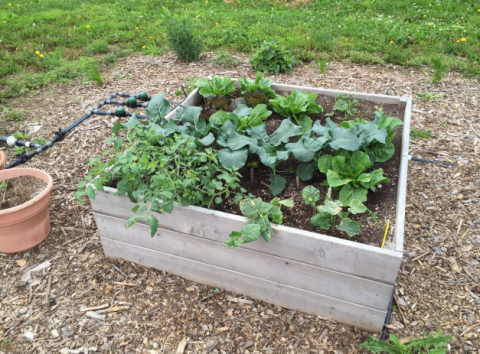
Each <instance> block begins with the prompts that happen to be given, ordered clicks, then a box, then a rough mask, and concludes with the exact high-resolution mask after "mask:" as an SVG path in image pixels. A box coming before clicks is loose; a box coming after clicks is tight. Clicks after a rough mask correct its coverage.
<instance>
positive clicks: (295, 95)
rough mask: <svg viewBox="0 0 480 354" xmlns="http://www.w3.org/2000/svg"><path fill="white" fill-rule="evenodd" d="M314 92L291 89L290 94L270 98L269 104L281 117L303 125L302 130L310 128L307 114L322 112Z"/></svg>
mask: <svg viewBox="0 0 480 354" xmlns="http://www.w3.org/2000/svg"><path fill="white" fill-rule="evenodd" d="M317 97H318V95H317V94H316V93H308V94H307V93H303V92H300V91H297V90H293V91H292V93H291V94H290V95H287V96H280V95H276V97H275V98H274V99H272V100H270V104H271V105H272V108H273V110H274V111H275V112H277V113H278V114H280V115H281V116H282V117H286V118H290V119H291V120H292V121H293V122H294V123H295V124H297V125H299V126H301V127H303V129H304V132H306V131H308V130H310V129H311V128H312V125H313V121H312V118H310V117H309V116H308V115H307V114H315V113H321V112H323V108H322V107H321V106H320V105H318V104H317V103H316V102H315V100H316V99H317Z"/></svg>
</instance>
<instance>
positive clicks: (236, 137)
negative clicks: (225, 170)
mask: <svg viewBox="0 0 480 354" xmlns="http://www.w3.org/2000/svg"><path fill="white" fill-rule="evenodd" d="M246 145H249V146H252V147H256V146H257V140H255V139H253V138H250V137H248V136H246V135H242V134H238V133H237V132H233V133H232V134H230V136H229V137H228V141H227V146H228V147H229V148H230V149H232V150H238V149H241V148H243V147H244V146H246Z"/></svg>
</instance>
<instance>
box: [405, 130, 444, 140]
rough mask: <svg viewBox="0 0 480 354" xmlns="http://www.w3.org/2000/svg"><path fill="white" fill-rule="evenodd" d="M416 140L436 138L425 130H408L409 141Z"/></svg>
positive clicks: (429, 131)
mask: <svg viewBox="0 0 480 354" xmlns="http://www.w3.org/2000/svg"><path fill="white" fill-rule="evenodd" d="M418 138H423V139H430V138H434V139H436V138H438V136H436V135H434V134H433V132H432V131H431V130H428V129H425V130H418V129H415V128H411V129H410V139H412V140H417V139H418Z"/></svg>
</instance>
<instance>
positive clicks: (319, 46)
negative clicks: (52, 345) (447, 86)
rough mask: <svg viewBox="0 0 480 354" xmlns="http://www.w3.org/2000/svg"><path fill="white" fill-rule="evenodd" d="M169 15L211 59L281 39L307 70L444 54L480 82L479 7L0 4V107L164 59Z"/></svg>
mask: <svg viewBox="0 0 480 354" xmlns="http://www.w3.org/2000/svg"><path fill="white" fill-rule="evenodd" d="M163 7H166V8H168V9H169V11H170V12H172V13H174V14H178V15H184V16H186V17H187V18H190V19H191V20H192V21H193V22H194V24H195V25H196V27H197V28H198V31H199V33H200V35H201V37H202V39H203V41H204V44H205V49H206V50H218V51H219V52H220V53H222V52H225V51H228V50H233V51H240V52H247V53H252V52H253V51H255V50H256V49H257V48H258V47H259V46H260V44H261V43H262V41H264V40H270V39H272V38H274V39H279V40H281V41H283V43H284V44H285V45H286V46H287V47H289V48H291V49H292V50H293V53H294V55H295V56H296V57H297V58H298V59H300V60H303V61H310V60H313V59H322V60H332V59H333V60H341V59H348V60H351V61H353V62H356V63H380V64H383V63H395V64H400V65H406V66H418V65H431V60H432V56H437V55H439V54H441V55H443V59H442V61H443V62H444V63H445V64H446V65H447V66H448V67H449V68H450V69H452V70H458V71H460V72H462V73H463V74H464V75H468V76H471V75H478V74H480V46H479V44H480V4H479V3H478V2H476V1H455V0H436V1H433V0H405V1H391V0H364V1H351V0H338V1H331V0H328V1H327V0H313V1H311V2H309V3H307V4H305V5H298V6H297V7H294V6H290V2H289V1H278V0H277V1H260V0H259V1H244V0H228V2H226V1H223V0H202V1H199V0H198V1H186V0H117V1H115V2H113V1H109V0H83V1H81V0H78V1H77V0H68V1H66V0H33V1H26V0H8V1H7V0H0V100H1V99H5V98H7V97H11V96H15V95H19V94H23V93H25V92H27V91H28V90H30V89H37V88H41V87H44V86H45V85H47V84H48V83H49V82H51V81H64V80H69V79H71V78H74V77H78V76H89V75H91V73H92V71H95V68H96V67H97V66H98V65H99V64H102V63H112V64H113V63H115V61H116V58H118V57H122V56H126V55H128V54H130V53H132V52H145V53H147V54H152V55H161V54H162V52H163V51H164V50H165V49H168V47H167V39H166V34H165V33H166V30H165V22H166V21H165V18H164V17H163V14H164V13H165V12H164V10H163ZM227 57H228V56H227Z"/></svg>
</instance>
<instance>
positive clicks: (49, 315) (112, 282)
mask: <svg viewBox="0 0 480 354" xmlns="http://www.w3.org/2000/svg"><path fill="white" fill-rule="evenodd" d="M237 57H238V58H239V59H240V60H242V63H243V64H240V65H238V66H234V67H229V68H225V67H221V66H219V65H218V64H215V63H214V62H213V60H212V59H213V58H214V55H213V54H212V53H205V54H204V55H203V57H202V59H201V60H200V61H199V62H197V63H193V64H190V65H186V64H184V63H181V62H179V61H177V60H176V59H175V57H174V56H173V55H166V56H164V57H160V58H159V57H147V56H130V57H128V58H125V59H122V60H120V61H119V62H118V63H117V65H116V66H114V67H106V68H103V70H101V72H102V75H103V76H104V78H105V83H104V84H103V85H98V84H96V83H84V82H81V81H75V82H72V83H71V84H56V85H51V86H50V87H48V88H47V89H46V90H44V91H42V92H37V93H35V94H34V95H24V96H22V97H19V98H16V99H12V100H10V101H8V102H7V103H6V106H7V107H8V108H9V109H10V110H15V111H17V112H19V113H22V114H24V115H25V116H26V117H27V118H28V119H26V120H25V121H22V122H8V123H5V122H4V123H0V135H7V134H12V133H14V132H16V131H24V132H29V131H32V130H35V129H38V126H40V129H41V130H40V131H38V132H36V133H33V134H32V137H35V136H44V137H46V138H50V137H53V135H54V132H55V131H57V130H58V128H64V127H66V126H67V125H68V124H71V123H72V122H74V121H75V120H77V119H78V118H79V117H81V116H82V115H83V114H84V113H85V112H86V111H87V110H88V109H89V108H91V107H93V106H94V105H96V104H97V103H98V102H100V101H101V100H102V99H104V98H105V97H107V96H109V95H110V94H112V93H114V92H117V91H124V92H128V93H138V92H139V91H140V90H146V91H147V92H148V93H150V94H154V93H160V92H162V91H164V90H166V91H167V93H168V97H169V98H171V99H172V100H175V99H178V98H177V97H175V92H176V91H177V90H178V89H179V87H180V85H181V84H184V83H185V82H184V79H185V78H188V77H192V76H195V77H197V78H198V77H201V76H207V75H213V74H216V75H228V76H231V77H236V78H238V77H241V76H244V75H245V76H248V77H250V78H253V77H254V76H255V73H254V71H253V70H252V68H251V66H250V65H248V58H247V57H244V56H241V55H238V56H237ZM270 77H271V78H272V79H273V81H274V82H278V83H287V84H297V85H305V86H314V87H324V88H330V89H342V90H350V91H356V92H368V93H379V94H388V95H401V96H411V97H413V98H414V104H413V112H412V126H413V127H414V128H416V129H419V130H425V129H428V130H432V131H433V134H434V135H436V136H437V137H436V138H431V139H422V138H418V139H417V140H416V141H412V142H411V149H410V154H411V155H413V156H416V157H421V158H427V159H433V160H443V161H449V162H455V163H457V164H458V166H457V167H455V166H444V165H439V164H431V163H421V162H414V161H411V162H410V163H409V176H408V198H407V211H406V229H405V256H404V262H403V264H402V267H401V270H400V275H399V277H398V282H397V287H396V311H395V312H394V314H393V318H392V323H391V325H390V326H389V328H390V331H391V332H392V333H394V334H395V335H396V336H398V337H399V338H402V339H403V340H404V341H408V340H409V338H412V337H415V336H419V335H421V334H422V331H426V332H428V333H432V332H436V331H437V329H441V330H442V331H443V333H445V334H448V335H451V336H452V337H453V339H452V341H451V343H450V345H451V352H452V353H478V351H479V347H480V340H479V336H480V315H479V307H480V285H479V283H478V281H479V277H480V273H479V267H478V265H479V262H480V252H479V241H480V232H479V227H480V189H479V183H480V158H479V152H480V144H479V141H480V115H479V111H480V107H479V102H480V89H479V87H480V86H479V80H478V79H467V78H464V77H462V76H461V75H460V74H457V73H449V74H448V75H447V76H446V77H445V78H444V79H443V80H442V83H441V84H440V85H438V86H437V85H433V84H431V78H430V72H429V70H428V69H426V68H421V69H409V68H400V67H395V66H390V65H389V66H375V65H373V66H359V65H354V64H347V63H331V64H330V66H329V67H328V71H327V73H326V74H324V75H322V74H320V73H319V72H318V69H317V68H316V66H315V65H314V64H313V63H312V64H307V65H303V66H299V67H297V68H296V69H295V71H294V73H293V74H290V75H278V76H270ZM425 92H431V93H434V94H437V95H440V96H441V97H438V98H436V99H433V100H426V99H421V98H418V97H417V93H425ZM115 121H116V118H113V117H104V116H94V117H91V118H90V119H88V120H87V121H86V122H84V123H83V124H81V125H80V126H78V127H76V128H75V129H74V130H73V131H72V132H71V133H69V134H68V135H67V136H66V137H65V139H64V140H63V141H62V142H60V143H57V144H56V145H55V146H54V147H53V148H51V149H50V150H48V151H47V152H44V153H42V154H41V155H39V156H37V157H35V158H34V159H32V160H31V161H29V162H28V163H26V164H25V165H24V166H25V167H35V168H40V169H43V170H46V171H47V172H49V173H50V174H51V175H52V177H53V178H54V187H53V192H52V201H51V206H50V213H51V221H52V232H51V234H50V236H49V237H48V238H47V239H46V240H45V242H43V243H42V244H41V245H39V246H38V247H36V248H35V249H33V250H31V251H29V252H26V253H23V254H17V255H14V256H7V255H2V254H0V266H1V269H2V277H1V284H0V333H1V334H0V339H1V340H0V353H2V354H7V353H8V354H10V353H141V354H156V353H257V354H259V353H289V354H290V353H337V354H341V353H345V354H346V353H363V352H364V351H363V350H361V349H360V344H361V343H362V342H363V341H364V340H365V338H366V336H367V335H368V333H366V332H363V331H361V330H358V329H356V328H354V327H349V326H345V325H343V324H340V323H335V322H332V321H329V320H327V319H323V318H320V317H316V316H310V315H307V314H305V313H301V312H295V311H290V310H288V309H283V308H278V307H276V306H273V305H270V304H267V303H264V302H260V301H255V300H254V299H248V298H245V297H244V296H242V295H241V294H233V293H228V292H225V291H223V290H221V289H215V288H212V287H208V286H204V285H202V284H197V283H194V282H191V281H188V280H185V279H183V278H180V277H177V276H174V275H171V274H168V273H165V272H161V271H156V270H152V269H148V268H144V267H141V266H138V265H135V264H132V263H129V262H124V261H118V260H112V259H108V258H106V257H105V256H104V255H103V252H102V248H101V244H100V240H99V236H98V233H97V231H96V227H95V222H94V219H93V216H92V214H91V209H90V207H89V205H88V204H79V203H78V202H77V201H76V200H75V198H74V193H75V191H76V189H77V183H78V182H79V181H80V180H82V179H83V178H84V177H85V174H86V171H87V169H86V167H85V165H86V163H87V162H88V161H89V159H90V158H92V157H95V156H97V155H98V154H100V153H101V152H102V151H103V150H105V149H106V148H107V144H106V143H105V139H106V138H107V137H109V136H110V131H109V129H110V127H111V126H112V125H113V123H114V122H115ZM4 151H5V152H6V154H7V161H12V160H13V158H14V155H13V151H12V149H11V148H5V150H4ZM33 267H36V269H34V271H31V269H32V268H33Z"/></svg>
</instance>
